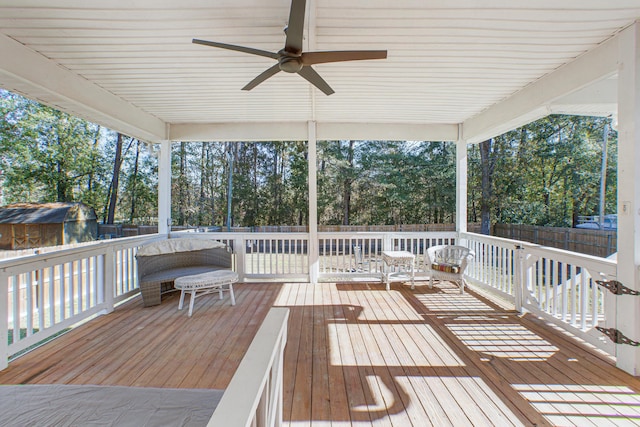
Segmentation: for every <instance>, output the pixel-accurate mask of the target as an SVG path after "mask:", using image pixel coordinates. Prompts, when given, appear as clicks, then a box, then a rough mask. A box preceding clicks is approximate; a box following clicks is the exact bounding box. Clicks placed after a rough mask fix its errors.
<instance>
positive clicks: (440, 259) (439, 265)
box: [427, 245, 475, 294]
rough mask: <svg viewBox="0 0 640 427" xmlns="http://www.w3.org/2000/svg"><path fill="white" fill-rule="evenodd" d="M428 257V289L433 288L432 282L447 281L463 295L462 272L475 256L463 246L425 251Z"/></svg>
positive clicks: (433, 248) (432, 248)
mask: <svg viewBox="0 0 640 427" xmlns="http://www.w3.org/2000/svg"><path fill="white" fill-rule="evenodd" d="M427 256H428V257H429V270H430V275H429V288H432V287H433V281H434V280H449V281H451V282H454V283H455V284H457V285H458V286H459V287H460V293H461V294H463V293H464V287H465V285H466V282H465V280H464V271H465V269H466V268H467V264H468V263H469V261H470V260H472V259H473V257H474V256H475V254H474V253H473V252H472V251H470V250H469V248H466V247H464V246H456V245H441V246H432V247H430V248H428V249H427Z"/></svg>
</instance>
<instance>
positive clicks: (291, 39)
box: [284, 0, 307, 54]
mask: <svg viewBox="0 0 640 427" xmlns="http://www.w3.org/2000/svg"><path fill="white" fill-rule="evenodd" d="M306 6H307V1H306V0H291V10H290V11H289V23H288V24H287V29H286V33H287V39H286V41H285V43H284V50H285V51H287V52H289V53H294V54H298V53H300V52H302V37H303V32H304V11H305V8H306Z"/></svg>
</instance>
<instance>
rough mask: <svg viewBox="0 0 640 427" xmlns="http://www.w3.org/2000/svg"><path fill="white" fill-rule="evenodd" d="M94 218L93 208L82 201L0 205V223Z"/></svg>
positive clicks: (31, 222) (53, 222) (60, 222)
mask: <svg viewBox="0 0 640 427" xmlns="http://www.w3.org/2000/svg"><path fill="white" fill-rule="evenodd" d="M79 219H89V220H92V219H96V215H95V212H94V211H93V208H91V207H89V206H87V205H84V204H82V203H43V204H38V203H15V204H12V205H7V206H3V207H0V224H62V223H64V222H66V221H69V220H79Z"/></svg>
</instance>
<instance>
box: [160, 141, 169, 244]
mask: <svg viewBox="0 0 640 427" xmlns="http://www.w3.org/2000/svg"><path fill="white" fill-rule="evenodd" d="M169 231H171V141H160V153H159V156H158V233H160V234H168V233H169Z"/></svg>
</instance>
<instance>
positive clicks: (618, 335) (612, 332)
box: [596, 326, 640, 347]
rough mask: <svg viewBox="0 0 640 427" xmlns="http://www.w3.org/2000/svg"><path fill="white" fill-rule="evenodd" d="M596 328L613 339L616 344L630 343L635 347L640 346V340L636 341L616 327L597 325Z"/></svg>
mask: <svg viewBox="0 0 640 427" xmlns="http://www.w3.org/2000/svg"><path fill="white" fill-rule="evenodd" d="M596 329H597V330H599V331H600V332H602V333H603V334H605V335H606V336H608V337H609V339H610V340H611V341H613V342H614V343H616V344H628V345H632V346H634V347H640V342H638V341H634V340H632V339H630V338H628V337H626V336H625V335H624V334H623V333H622V332H620V331H619V330H617V329H616V328H603V327H602V326H596Z"/></svg>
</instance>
